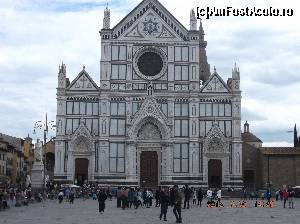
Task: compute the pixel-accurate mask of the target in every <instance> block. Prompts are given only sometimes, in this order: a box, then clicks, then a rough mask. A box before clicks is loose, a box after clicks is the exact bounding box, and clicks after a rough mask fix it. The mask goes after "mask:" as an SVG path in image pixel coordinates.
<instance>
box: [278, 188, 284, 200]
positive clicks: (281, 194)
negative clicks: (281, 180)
mask: <svg viewBox="0 0 300 224" xmlns="http://www.w3.org/2000/svg"><path fill="white" fill-rule="evenodd" d="M279 196H280V201H282V199H283V191H282V190H281V189H280V190H279Z"/></svg>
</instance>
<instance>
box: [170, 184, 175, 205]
mask: <svg viewBox="0 0 300 224" xmlns="http://www.w3.org/2000/svg"><path fill="white" fill-rule="evenodd" d="M174 204H175V195H174V188H173V187H172V188H171V189H170V206H173V205H174Z"/></svg>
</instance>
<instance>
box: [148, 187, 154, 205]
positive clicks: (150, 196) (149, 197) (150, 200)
mask: <svg viewBox="0 0 300 224" xmlns="http://www.w3.org/2000/svg"><path fill="white" fill-rule="evenodd" d="M147 198H148V207H149V208H150V207H152V200H153V192H152V189H148V192H147Z"/></svg>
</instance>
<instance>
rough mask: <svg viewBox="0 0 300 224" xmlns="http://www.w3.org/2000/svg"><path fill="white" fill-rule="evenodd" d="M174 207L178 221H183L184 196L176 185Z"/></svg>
mask: <svg viewBox="0 0 300 224" xmlns="http://www.w3.org/2000/svg"><path fill="white" fill-rule="evenodd" d="M173 190H174V199H175V200H174V208H173V213H174V215H175V217H176V223H182V217H181V204H182V196H181V193H180V192H179V189H178V186H177V185H174V189H173Z"/></svg>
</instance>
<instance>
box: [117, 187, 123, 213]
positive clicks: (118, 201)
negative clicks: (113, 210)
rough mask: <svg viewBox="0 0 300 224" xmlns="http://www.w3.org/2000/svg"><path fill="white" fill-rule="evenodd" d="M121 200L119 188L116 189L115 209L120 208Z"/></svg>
mask: <svg viewBox="0 0 300 224" xmlns="http://www.w3.org/2000/svg"><path fill="white" fill-rule="evenodd" d="M121 198H122V189H121V187H118V190H117V208H121V200H122V199H121Z"/></svg>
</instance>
